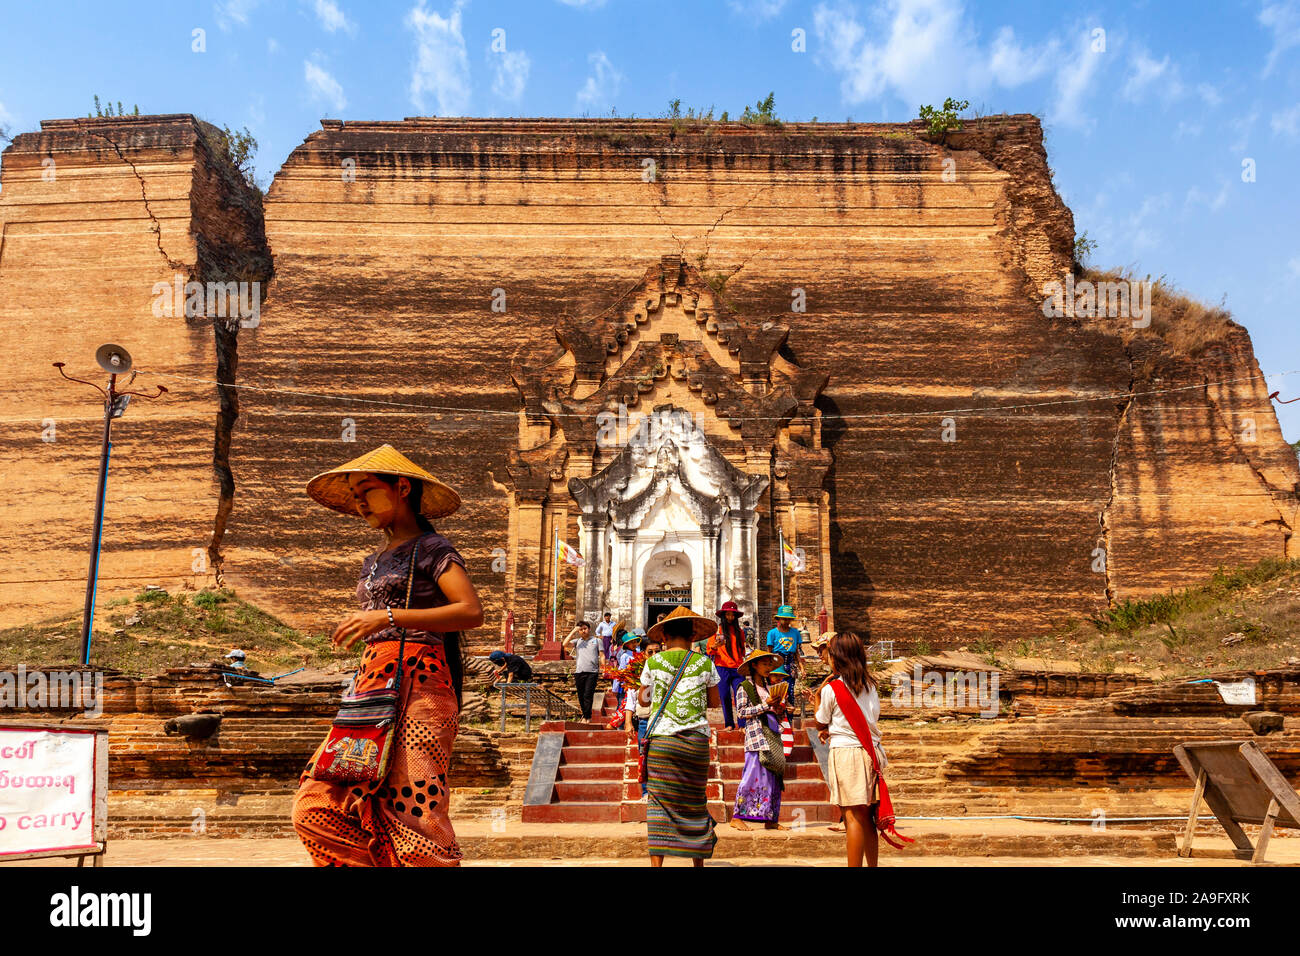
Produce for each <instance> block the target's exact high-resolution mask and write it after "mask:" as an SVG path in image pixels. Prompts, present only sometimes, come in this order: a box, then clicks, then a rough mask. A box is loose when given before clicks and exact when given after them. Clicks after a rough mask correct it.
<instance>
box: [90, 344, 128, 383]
mask: <svg viewBox="0 0 1300 956" xmlns="http://www.w3.org/2000/svg"><path fill="white" fill-rule="evenodd" d="M95 361H96V362H98V363H99V367H100V368H102V369H103V370H104V371H105V372H111V373H112V374H114V375H123V374H125V373H127V372H129V371H131V353H130V352H128V351H127V350H126V349H124V348H122V346H120V345H113V344H112V343H108V344H105V345H101V346H100V347H99V348H97V349H96V350H95Z"/></svg>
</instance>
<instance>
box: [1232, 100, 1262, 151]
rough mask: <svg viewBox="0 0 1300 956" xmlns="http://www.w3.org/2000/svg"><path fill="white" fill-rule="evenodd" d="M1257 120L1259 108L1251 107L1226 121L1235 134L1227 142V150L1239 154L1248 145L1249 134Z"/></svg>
mask: <svg viewBox="0 0 1300 956" xmlns="http://www.w3.org/2000/svg"><path fill="white" fill-rule="evenodd" d="M1258 120H1259V109H1258V108H1255V109H1252V110H1251V111H1250V112H1249V113H1247V114H1246V115H1245V116H1239V117H1237V118H1236V119H1234V120H1229V121H1228V126H1229V127H1230V128H1231V129H1232V130H1233V132H1234V133H1235V134H1236V137H1237V138H1236V139H1234V140H1233V141H1232V142H1231V143H1229V144H1228V152H1230V153H1236V154H1237V155H1241V154H1242V153H1244V152H1245V151H1246V148H1247V147H1248V146H1249V145H1250V134H1251V133H1252V132H1253V131H1254V129H1255V123H1256V122H1257V121H1258Z"/></svg>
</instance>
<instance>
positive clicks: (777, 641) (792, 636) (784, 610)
mask: <svg viewBox="0 0 1300 956" xmlns="http://www.w3.org/2000/svg"><path fill="white" fill-rule="evenodd" d="M775 617H776V627H774V628H772V629H771V630H770V631H768V632H767V649H768V650H769V651H773V652H774V653H777V654H780V655H781V661H782V666H784V667H785V669H786V670H787V671H788V672H789V673H790V686H789V687H788V688H786V698H785V699H786V700H794V696H793V695H794V685H795V681H796V680H797V679H798V677H799V676H800V675H801V674H803V660H802V657H801V655H800V654H799V645H800V644H802V643H803V635H802V634H801V633H799V628H797V627H795V626H794V625H793V624H791V623H790V622H791V621H793V620H794V609H793V608H792V607H790V605H788V604H782V605H781V606H780V607H779V608H777V609H776V615H775Z"/></svg>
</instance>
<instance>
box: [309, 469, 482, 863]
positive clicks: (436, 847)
mask: <svg viewBox="0 0 1300 956" xmlns="http://www.w3.org/2000/svg"><path fill="white" fill-rule="evenodd" d="M307 494H308V495H310V496H311V497H312V498H314V499H315V500H316V501H318V502H320V503H321V504H323V505H325V506H326V507H327V508H331V509H333V510H335V511H337V512H339V513H341V514H345V515H348V516H349V517H353V518H358V517H359V518H361V519H362V520H364V521H365V522H366V523H367V524H369V525H370V527H372V528H374V529H375V530H377V531H382V532H383V534H384V539H385V547H384V548H383V549H382V550H380V551H378V552H376V553H375V554H372V555H370V556H369V557H367V558H366V559H365V561H363V562H362V565H361V575H360V581H359V582H358V584H357V601H358V603H359V604H360V605H361V607H362V610H360V611H357V612H355V613H353V614H350V615H348V616H347V617H345V618H344V619H343V620H342V621H340V622H339V625H338V627H336V628H335V630H334V634H333V641H334V643H335V644H336V645H337V646H340V647H342V648H345V649H347V648H351V647H352V646H353V645H354V644H355V643H356V642H357V641H363V642H364V644H365V648H364V650H363V651H362V654H361V664H360V666H359V667H358V668H357V672H356V675H355V676H354V678H353V686H352V687H351V688H350V691H351V692H352V693H354V694H364V693H367V692H371V691H379V692H382V691H383V690H384V689H385V688H387V687H391V685H392V683H393V677H394V675H395V674H396V673H397V672H398V664H399V662H398V660H397V657H398V650H399V647H401V646H402V645H401V643H400V641H401V640H402V638H403V632H404V634H405V638H404V640H405V645H404V646H405V651H404V653H403V654H402V661H401V662H400V665H401V669H400V673H401V679H400V681H398V694H399V698H400V700H399V706H400V709H399V711H398V717H397V721H396V724H395V725H393V726H391V728H390V730H389V746H390V748H391V750H390V754H391V756H390V759H389V762H388V769H387V773H386V775H385V776H384V777H383V779H380V780H377V781H374V782H372V783H354V782H347V783H341V782H338V779H337V778H338V776H341V775H338V774H332V773H331V770H330V769H328V768H327V766H326V765H327V764H330V763H331V762H333V763H337V758H330V757H326V743H327V742H328V741H327V742H323V743H322V744H321V746H320V747H318V748H317V750H316V753H315V754H314V755H313V757H312V759H311V762H310V763H309V764H308V766H307V769H306V771H305V772H304V773H303V776H302V779H301V783H300V787H299V790H298V795H297V797H296V798H295V800H294V807H293V824H294V829H295V830H296V831H297V832H298V835H299V837H300V838H301V839H302V841H303V843H304V844H305V845H306V847H307V851H308V853H309V854H310V855H311V857H312V861H313V862H314V863H315V864H316V865H318V866H457V865H459V863H460V857H461V853H460V847H459V846H458V845H457V843H456V835H455V833H454V832H453V830H452V826H451V818H450V817H449V816H448V813H447V808H448V803H449V798H450V793H449V790H448V780H447V769H448V766H449V764H450V763H451V751H452V745H453V743H454V741H455V738H456V729H457V725H458V723H459V712H460V696H461V682H462V673H463V671H462V663H461V652H460V632H461V631H465V630H469V629H470V628H475V627H478V626H479V625H481V624H482V623H483V608H482V605H481V604H480V603H479V599H478V595H477V594H476V593H475V591H474V585H473V584H471V583H470V580H469V577H468V575H467V574H466V573H465V561H464V559H463V558H461V556H460V554H459V553H457V551H456V549H455V548H454V547H452V544H451V542H450V541H448V540H447V539H446V538H445V537H443V536H442V535H440V534H438V533H437V532H436V531H435V530H434V528H433V524H432V522H433V519H435V518H441V517H444V516H446V515H449V514H451V513H452V512H453V511H455V510H456V509H457V508H458V507H459V506H460V496H459V495H457V494H456V492H455V491H454V490H453V489H452V488H450V487H449V486H448V485H446V484H444V483H443V482H441V481H439V480H438V479H437V478H435V477H434V476H433V475H431V474H430V473H429V472H427V471H426V470H424V469H423V468H421V467H420V466H419V465H417V464H415V462H413V461H411V460H410V459H409V458H407V457H406V456H405V455H403V454H402V453H401V452H399V451H398V450H397V449H395V448H394V447H393V446H392V445H383V446H381V447H380V448H377V449H375V450H374V451H372V452H370V453H368V454H365V455H362V456H361V457H360V458H357V459H354V460H353V461H350V462H347V463H346V464H344V465H340V466H339V467H337V468H332V469H330V470H329V471H326V472H322V473H321V474H319V475H317V476H316V477H314V478H312V479H311V481H309V482H308V483H307ZM408 587H409V599H408V593H407V591H408ZM336 729H337V728H336ZM336 746H337V742H336ZM333 752H334V751H331V753H333ZM323 758H324V759H323ZM313 774H315V776H313ZM318 777H319V778H320V779H317V778H318Z"/></svg>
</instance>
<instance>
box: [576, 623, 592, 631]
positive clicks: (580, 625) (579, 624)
mask: <svg viewBox="0 0 1300 956" xmlns="http://www.w3.org/2000/svg"><path fill="white" fill-rule="evenodd" d="M578 627H585V628H586V629H587V630H589V631H590V630H591V625H590V624H588V623H587V622H586V621H579V622H578Z"/></svg>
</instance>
